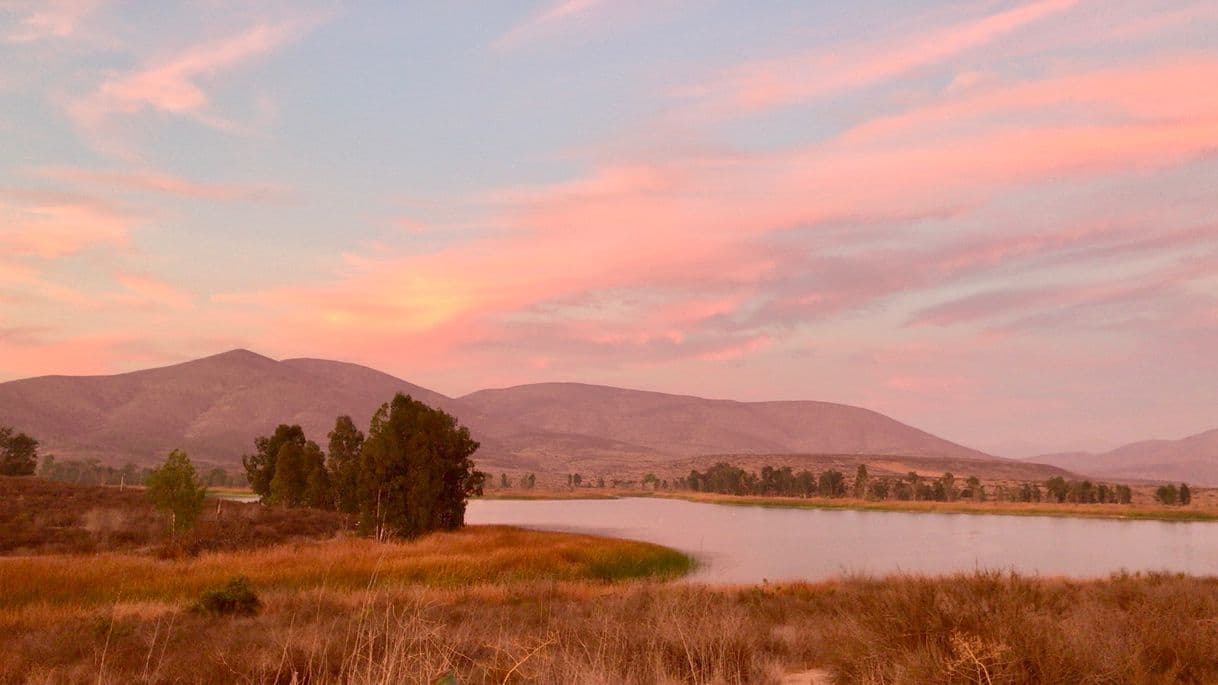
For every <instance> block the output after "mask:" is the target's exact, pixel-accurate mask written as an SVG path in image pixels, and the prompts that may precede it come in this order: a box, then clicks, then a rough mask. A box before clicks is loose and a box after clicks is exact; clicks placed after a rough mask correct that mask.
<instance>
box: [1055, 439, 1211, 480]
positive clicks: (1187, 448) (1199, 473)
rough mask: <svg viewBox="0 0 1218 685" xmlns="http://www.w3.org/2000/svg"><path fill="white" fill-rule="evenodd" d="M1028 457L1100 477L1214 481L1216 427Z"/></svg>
mask: <svg viewBox="0 0 1218 685" xmlns="http://www.w3.org/2000/svg"><path fill="white" fill-rule="evenodd" d="M1031 461H1036V462H1041V463H1045V464H1053V465H1055V466H1060V467H1062V468H1064V469H1069V470H1071V471H1075V472H1078V473H1085V474H1087V475H1091V476H1097V477H1103V478H1136V479H1144V480H1171V481H1186V482H1189V483H1194V484H1198V485H1218V429H1214V430H1210V431H1205V432H1203V433H1198V434H1196V435H1190V436H1188V437H1186V438H1181V439H1180V440H1143V441H1141V442H1135V443H1131V444H1128V445H1124V446H1122V447H1118V448H1117V449H1115V450H1111V451H1109V452H1104V453H1101V454H1095V453H1092V452H1067V453H1063V454H1045V455H1040V456H1036V457H1032V458H1031Z"/></svg>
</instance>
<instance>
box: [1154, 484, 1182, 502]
mask: <svg viewBox="0 0 1218 685" xmlns="http://www.w3.org/2000/svg"><path fill="white" fill-rule="evenodd" d="M1179 496H1180V492H1179V491H1178V490H1176V486H1174V485H1171V484H1170V483H1169V484H1167V485H1161V486H1159V489H1158V490H1155V499H1157V500H1159V501H1160V502H1162V503H1163V504H1166V505H1168V506H1170V505H1173V504H1175V503H1176V502H1177V500H1178V499H1179Z"/></svg>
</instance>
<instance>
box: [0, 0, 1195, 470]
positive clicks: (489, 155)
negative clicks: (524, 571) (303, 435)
mask: <svg viewBox="0 0 1218 685" xmlns="http://www.w3.org/2000/svg"><path fill="white" fill-rule="evenodd" d="M236 347H244V348H249V349H252V350H255V351H257V352H260V353H262V354H266V355H268V356H272V357H275V358H289V357H300V356H309V357H321V358H330V359H341V360H346V361H353V362H358V363H363V364H367V365H370V366H373V367H375V368H378V369H381V370H383V371H386V372H389V373H392V374H394V375H397V376H400V377H402V378H404V379H407V380H409V381H411V382H414V383H417V384H420V385H424V386H426V387H429V388H432V389H434V390H436V391H439V392H442V393H445V394H448V395H454V396H455V395H460V394H464V393H466V392H470V391H473V390H476V389H479V388H485V387H502V386H508V385H515V384H520V383H529V382H539V381H580V382H588V383H603V384H609V385H616V386H623V387H633V388H642V389H650V390H659V391H665V392H677V393H684V394H695V395H701V396H705V397H721V398H732V399H741V400H765V399H816V400H826V401H835V402H845V403H849V404H855V405H861V406H865V407H868V408H871V409H875V410H877V411H880V412H883V413H885V414H888V415H890V416H893V417H894V418H897V419H899V420H902V421H905V422H907V423H911V424H913V425H916V426H918V427H920V428H923V429H925V430H929V431H931V432H933V433H936V434H939V435H941V436H943V437H947V438H949V439H952V440H956V441H958V442H962V443H965V444H967V445H970V446H973V447H977V448H980V449H984V450H987V451H990V452H992V453H996V454H1002V455H1008V456H1022V455H1031V454H1036V453H1043V452H1050V451H1067V450H1076V449H1090V450H1096V449H1108V448H1112V447H1115V446H1117V445H1120V444H1123V443H1125V442H1129V441H1133V440H1140V439H1146V438H1178V437H1182V436H1184V435H1188V434H1191V433H1196V432H1200V431H1202V430H1208V429H1211V428H1215V427H1218V411H1216V410H1218V4H1216V3H1214V2H1212V1H1211V0H1206V1H1201V2H1186V1H1180V2H1143V1H1140V0H1134V1H1131V0H1103V1H1099V0H1091V1H1088V0H1032V1H1030V2H1001V1H993V0H985V1H981V0H964V1H960V2H934V3H932V2H925V3H905V2H890V1H884V2H881V1H876V0H861V1H859V2H851V3H835V2H834V3H831V2H809V1H807V0H804V1H800V2H784V1H780V0H776V1H774V2H766V3H752V2H726V1H723V0H707V1H704V2H686V1H679V0H647V1H646V2H641V1H639V2H636V1H635V0H613V1H609V0H537V1H527V2H506V1H505V2H494V3H487V2H473V1H466V0H445V1H435V2H396V1H395V2H353V1H352V2H306V1H301V0H291V1H287V0H284V1H282V2H259V3H250V2H245V1H240V2H229V1H226V0H199V1H197V2H193V3H174V2H164V3H160V2H158V3H139V2H119V1H117V0H29V1H27V0H0V380H11V379H16V378H22V377H27V376H34V375H43V374H100V373H115V372H121V371H127V370H133V369H138V368H144V367H148V366H156V365H164V364H170V363H175V362H180V361H185V360H188V359H192V358H196V357H200V356H204V355H208V354H214V353H217V352H221V351H224V350H227V349H231V348H236Z"/></svg>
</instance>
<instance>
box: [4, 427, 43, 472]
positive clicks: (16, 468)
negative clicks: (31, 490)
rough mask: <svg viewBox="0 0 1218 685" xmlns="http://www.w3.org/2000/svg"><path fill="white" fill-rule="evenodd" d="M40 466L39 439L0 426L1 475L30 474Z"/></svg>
mask: <svg viewBox="0 0 1218 685" xmlns="http://www.w3.org/2000/svg"><path fill="white" fill-rule="evenodd" d="M36 468H38V441H37V440H35V439H34V438H31V437H30V436H28V435H26V434H25V433H16V434H14V433H13V429H12V428H9V427H8V426H0V475H4V476H29V475H33V473H34V470H35V469H36Z"/></svg>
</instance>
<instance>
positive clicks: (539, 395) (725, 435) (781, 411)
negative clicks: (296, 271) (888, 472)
mask: <svg viewBox="0 0 1218 685" xmlns="http://www.w3.org/2000/svg"><path fill="white" fill-rule="evenodd" d="M397 392H405V393H408V394H410V395H412V396H413V397H415V398H416V399H419V400H422V401H423V402H426V403H428V404H431V405H433V406H437V407H440V408H443V409H444V410H446V411H448V412H450V413H452V414H453V415H455V416H457V418H458V419H459V420H460V421H461V422H462V423H464V424H465V425H468V426H469V427H470V429H471V431H472V432H473V433H474V435H475V437H476V438H477V439H478V440H479V441H480V442H482V445H483V446H482V449H481V450H480V452H479V461H480V462H481V463H483V464H484V465H493V466H495V467H501V468H512V467H517V468H528V469H535V470H538V471H545V470H551V471H559V470H561V469H565V468H566V467H567V466H569V465H570V464H573V463H576V464H579V463H583V464H586V465H590V466H596V467H601V466H603V467H606V468H608V467H621V468H628V467H632V466H634V465H636V464H642V463H649V464H661V463H674V462H676V461H678V460H681V459H685V458H689V457H695V456H698V455H707V454H733V455H767V454H784V455H792V454H813V453H815V454H836V455H860V454H869V455H900V456H907V457H939V458H952V459H967V460H995V459H997V458H995V457H991V456H989V455H987V454H984V453H982V452H978V451H977V450H973V449H969V448H967V447H963V446H961V445H957V444H955V443H952V442H949V441H947V440H944V439H942V438H938V437H935V436H934V435H931V434H929V433H926V432H925V431H921V430H918V429H916V428H913V427H911V426H907V425H905V424H902V423H899V422H897V421H894V420H893V419H890V418H888V417H886V416H884V415H882V414H878V413H876V412H873V411H870V410H867V409H861V408H858V407H851V406H846V405H841V404H832V403H828V402H735V401H730V400H708V399H702V398H699V397H690V396H683V395H667V394H663V393H656V392H643V391H638V390H623V389H619V388H610V387H604V386H595V385H583V384H578V383H539V384H534V385H522V386H518V387H513V388H504V389H497V390H481V391H478V392H475V393H471V394H469V395H466V396H464V397H459V398H452V397H448V396H445V395H442V394H440V393H437V392H434V391H432V390H428V389H427V388H422V387H420V386H417V385H414V384H411V383H408V382H407V381H404V380H402V379H400V378H395V377H393V376H390V375H388V374H385V373H381V372H380V371H376V370H374V369H370V368H367V367H364V366H359V365H357V364H348V363H343V362H335V361H327V360H321V359H287V360H283V361H276V360H274V359H270V358H268V357H264V356H262V355H259V354H255V353H253V352H250V351H248V350H233V351H231V352H225V353H223V354H219V355H215V356H212V357H206V358H204V359H198V360H195V361H191V362H186V363H183V364H176V365H173V366H166V367H162V368H157V369H148V370H144V371H136V372H132V373H124V374H118V375H112V376H77V377H73V376H44V377H40V378H29V379H24V380H18V381H10V382H7V383H0V425H12V426H14V427H16V428H17V429H18V430H22V431H25V432H27V433H30V434H31V435H34V436H36V437H38V438H39V439H40V440H41V441H42V442H43V445H44V452H46V453H53V454H56V455H58V456H61V457H68V458H83V457H95V458H98V459H101V460H103V461H106V462H111V463H121V462H124V461H133V462H136V463H150V462H154V461H157V460H159V459H161V458H162V457H163V455H164V454H166V453H167V452H168V451H169V450H171V449H174V448H182V449H184V450H186V451H187V452H188V453H189V454H191V456H192V457H194V458H195V459H197V460H199V461H205V462H213V463H220V464H236V463H238V461H239V458H240V456H241V454H243V453H246V452H249V451H250V450H251V449H252V445H253V439H254V437H255V436H258V435H265V434H267V433H269V432H271V430H273V429H274V427H275V426H276V425H277V424H279V423H299V424H300V425H301V426H302V427H304V429H305V432H306V434H307V435H309V436H310V437H311V438H312V439H314V440H316V441H318V442H319V443H324V441H325V439H326V438H325V436H326V433H327V432H328V431H329V430H330V429H331V428H332V427H333V424H334V417H335V416H338V415H339V414H350V415H351V416H352V417H353V418H355V419H356V421H357V424H359V425H367V421H368V419H369V418H370V417H371V416H372V413H373V412H374V411H375V410H376V408H377V407H378V406H379V405H380V404H381V403H382V402H384V401H386V400H388V399H389V398H390V397H392V396H393V394H394V393H397ZM1003 461H1005V460H1003Z"/></svg>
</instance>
